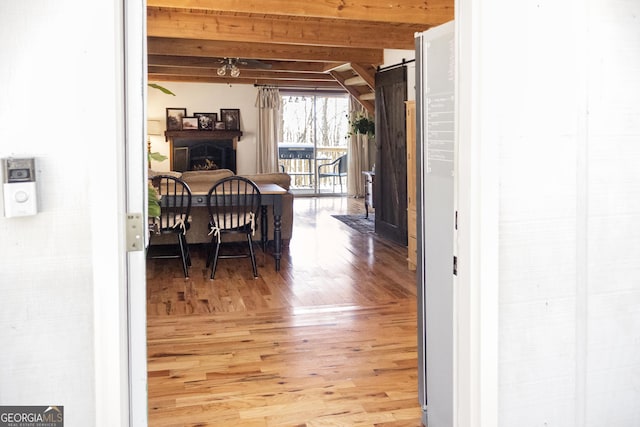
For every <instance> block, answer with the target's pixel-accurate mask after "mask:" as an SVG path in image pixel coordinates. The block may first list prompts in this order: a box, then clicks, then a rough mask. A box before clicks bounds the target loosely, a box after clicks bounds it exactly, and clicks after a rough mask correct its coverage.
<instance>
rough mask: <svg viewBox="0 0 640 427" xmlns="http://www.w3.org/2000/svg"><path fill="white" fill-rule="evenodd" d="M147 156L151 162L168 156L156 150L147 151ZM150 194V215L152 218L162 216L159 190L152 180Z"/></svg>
mask: <svg viewBox="0 0 640 427" xmlns="http://www.w3.org/2000/svg"><path fill="white" fill-rule="evenodd" d="M147 156H148V158H149V162H151V160H155V161H156V162H163V161H165V160H167V156H165V155H163V154H160V153H158V152H157V151H156V152H153V153H147ZM147 191H148V196H147V211H148V215H149V216H150V217H152V218H156V217H159V216H160V203H159V200H158V192H157V191H156V189H155V188H154V187H153V185H151V182H149V184H148V190H147Z"/></svg>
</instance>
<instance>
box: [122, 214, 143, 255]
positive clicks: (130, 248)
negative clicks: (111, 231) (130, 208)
mask: <svg viewBox="0 0 640 427" xmlns="http://www.w3.org/2000/svg"><path fill="white" fill-rule="evenodd" d="M125 227H126V228H127V231H126V233H127V252H136V251H141V250H142V249H143V248H144V243H143V242H144V235H143V234H142V233H144V227H143V224H142V214H141V213H128V214H127V221H126V225H125Z"/></svg>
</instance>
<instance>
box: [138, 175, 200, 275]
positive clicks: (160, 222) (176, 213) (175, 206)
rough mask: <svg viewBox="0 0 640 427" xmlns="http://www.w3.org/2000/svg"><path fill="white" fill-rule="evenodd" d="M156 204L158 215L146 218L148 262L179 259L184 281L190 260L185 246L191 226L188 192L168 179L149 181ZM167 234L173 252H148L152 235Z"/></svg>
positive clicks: (183, 185) (179, 182)
mask: <svg viewBox="0 0 640 427" xmlns="http://www.w3.org/2000/svg"><path fill="white" fill-rule="evenodd" d="M150 181H151V185H152V186H153V188H154V189H155V191H156V193H157V196H158V199H159V200H158V203H159V204H160V215H159V216H157V217H153V218H149V221H150V229H151V233H150V237H149V250H148V251H147V257H148V258H180V259H181V260H182V269H183V271H184V277H185V278H188V277H189V267H190V266H191V256H190V254H189V245H188V244H187V231H188V230H189V226H190V223H191V217H190V215H191V189H190V188H189V186H188V185H187V183H185V182H184V181H183V180H182V179H180V178H176V177H174V176H170V175H157V176H154V177H153V178H151V179H150ZM161 234H170V235H174V236H176V239H177V248H176V249H177V250H176V251H174V252H170V253H166V251H160V250H151V249H152V248H151V242H152V241H153V237H154V235H161Z"/></svg>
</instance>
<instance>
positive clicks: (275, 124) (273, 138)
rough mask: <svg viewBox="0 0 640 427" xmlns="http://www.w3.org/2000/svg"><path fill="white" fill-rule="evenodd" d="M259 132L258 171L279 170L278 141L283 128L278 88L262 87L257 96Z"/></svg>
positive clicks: (280, 97) (257, 143)
mask: <svg viewBox="0 0 640 427" xmlns="http://www.w3.org/2000/svg"><path fill="white" fill-rule="evenodd" d="M256 107H258V134H257V138H256V150H257V153H256V154H257V155H256V160H257V162H256V163H257V165H256V171H257V173H273V172H279V168H278V141H279V139H280V134H281V132H282V130H281V129H280V126H281V125H280V124H281V122H282V120H281V119H282V96H281V95H280V91H279V90H278V88H274V87H261V88H260V89H258V96H257V98H256Z"/></svg>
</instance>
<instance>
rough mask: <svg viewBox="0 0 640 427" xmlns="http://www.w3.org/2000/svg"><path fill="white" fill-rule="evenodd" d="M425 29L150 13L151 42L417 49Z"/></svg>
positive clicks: (401, 26)
mask: <svg viewBox="0 0 640 427" xmlns="http://www.w3.org/2000/svg"><path fill="white" fill-rule="evenodd" d="M427 29H428V27H426V26H424V25H415V24H396V23H381V22H360V21H336V20H328V19H316V20H309V19H302V18H289V19H277V18H269V17H261V18H260V19H256V17H254V16H251V15H230V14H222V15H220V14H211V13H202V12H200V13H198V12H186V11H176V10H168V9H159V8H152V7H148V8H147V35H149V36H152V37H167V38H183V39H205V40H226V41H234V42H264V41H265V40H268V41H269V42H270V43H284V44H304V45H313V46H336V47H359V48H382V49H414V48H415V37H414V35H415V33H416V32H420V31H424V30H427Z"/></svg>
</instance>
